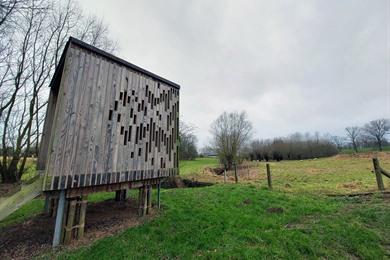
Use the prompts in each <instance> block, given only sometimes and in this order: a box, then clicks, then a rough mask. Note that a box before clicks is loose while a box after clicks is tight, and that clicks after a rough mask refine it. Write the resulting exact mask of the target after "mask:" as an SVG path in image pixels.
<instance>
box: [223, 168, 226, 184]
mask: <svg viewBox="0 0 390 260" xmlns="http://www.w3.org/2000/svg"><path fill="white" fill-rule="evenodd" d="M223 183H226V166H225V169H223Z"/></svg>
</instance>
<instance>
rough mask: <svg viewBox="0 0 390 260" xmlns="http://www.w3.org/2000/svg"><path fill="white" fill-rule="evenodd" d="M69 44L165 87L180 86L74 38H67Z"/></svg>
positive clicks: (177, 87) (178, 87)
mask: <svg viewBox="0 0 390 260" xmlns="http://www.w3.org/2000/svg"><path fill="white" fill-rule="evenodd" d="M69 42H70V43H72V44H75V45H77V46H79V47H81V48H83V49H86V50H89V51H91V52H94V53H97V54H99V55H101V56H103V57H105V58H107V59H109V60H112V61H114V62H117V63H119V64H121V65H123V66H126V67H128V68H130V69H133V70H135V71H138V72H140V73H142V74H145V75H147V76H149V77H151V78H153V79H156V80H158V81H161V82H163V83H165V84H167V85H169V86H171V87H173V88H176V89H180V85H179V84H177V83H175V82H172V81H170V80H168V79H165V78H163V77H160V76H159V75H157V74H154V73H152V72H150V71H148V70H145V69H143V68H141V67H138V66H137V65H134V64H132V63H130V62H128V61H126V60H124V59H121V58H119V57H117V56H114V55H112V54H110V53H108V52H106V51H103V50H101V49H99V48H96V47H95V46H92V45H90V44H87V43H85V42H83V41H81V40H79V39H76V38H74V37H69Z"/></svg>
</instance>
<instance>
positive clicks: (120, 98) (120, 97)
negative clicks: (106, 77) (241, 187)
mask: <svg viewBox="0 0 390 260" xmlns="http://www.w3.org/2000/svg"><path fill="white" fill-rule="evenodd" d="M122 98H123V92H120V93H119V100H122Z"/></svg>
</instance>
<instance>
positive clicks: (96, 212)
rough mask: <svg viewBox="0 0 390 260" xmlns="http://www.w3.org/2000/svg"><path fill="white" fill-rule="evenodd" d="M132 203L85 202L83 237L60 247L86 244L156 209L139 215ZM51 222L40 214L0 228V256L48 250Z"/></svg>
mask: <svg viewBox="0 0 390 260" xmlns="http://www.w3.org/2000/svg"><path fill="white" fill-rule="evenodd" d="M136 205H137V202H136V201H135V200H128V201H125V202H116V201H114V200H107V201H103V202H99V203H90V204H88V206H87V213H86V219H85V224H86V226H85V236H84V238H82V239H80V240H74V241H72V242H71V243H70V244H69V245H65V246H62V248H77V247H80V246H82V245H88V244H90V243H92V242H93V241H95V240H97V239H99V238H102V237H106V236H109V235H113V234H115V233H117V232H120V231H122V230H124V229H126V228H129V227H134V226H137V225H140V224H142V223H143V222H144V221H146V220H149V219H151V218H154V217H155V216H156V211H155V210H154V209H152V210H151V213H150V215H148V216H147V217H144V218H140V217H139V216H138V209H137V207H136ZM54 222H55V219H54V218H51V217H48V216H46V215H44V214H40V215H37V216H35V217H33V218H32V219H29V220H27V221H25V222H23V223H19V224H15V225H12V226H7V227H4V228H2V229H0V259H11V258H12V259H30V258H32V257H33V256H37V255H39V254H41V253H43V252H47V251H49V250H51V243H52V238H53V232H54Z"/></svg>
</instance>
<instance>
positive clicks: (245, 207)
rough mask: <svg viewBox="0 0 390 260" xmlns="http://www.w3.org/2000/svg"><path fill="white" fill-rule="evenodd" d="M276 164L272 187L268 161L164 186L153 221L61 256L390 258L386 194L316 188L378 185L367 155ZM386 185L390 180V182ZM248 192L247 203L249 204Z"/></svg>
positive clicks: (190, 167)
mask: <svg viewBox="0 0 390 260" xmlns="http://www.w3.org/2000/svg"><path fill="white" fill-rule="evenodd" d="M381 162H382V165H383V166H384V168H386V169H390V161H389V160H388V159H386V158H382V160H381ZM216 164H217V161H216V159H215V158H204V159H198V160H195V161H189V162H181V175H184V176H199V175H200V173H199V172H202V169H203V168H204V167H205V166H213V165H216ZM271 167H272V171H273V178H274V189H275V190H274V191H268V190H265V189H264V188H260V187H264V186H265V180H264V178H263V177H264V176H265V175H264V169H263V168H264V165H263V164H259V176H260V177H261V178H257V179H255V180H253V181H250V183H247V184H239V185H235V184H226V185H223V184H219V185H215V186H211V187H205V188H194V189H176V190H164V191H163V192H162V196H163V206H164V210H163V211H162V213H161V216H159V217H158V218H157V219H155V220H154V221H152V222H150V223H146V224H145V225H143V226H140V227H137V228H132V229H128V230H125V231H124V232H122V233H121V234H118V235H115V236H112V237H107V238H104V239H101V240H99V241H96V242H95V243H93V244H92V245H91V246H89V247H84V248H80V249H78V250H74V251H65V252H64V251H62V252H59V254H58V255H56V256H58V257H60V258H72V259H80V258H93V257H96V258H99V259H100V258H114V259H120V258H124V257H127V258H157V257H158V258H164V257H178V258H193V257H198V256H203V257H207V258H214V257H216V258H224V257H227V256H231V257H235V258H240V257H247V258H249V257H251V258H255V257H257V258H258V257H260V256H261V257H263V258H264V257H273V258H317V257H324V258H354V257H361V258H367V259H381V258H384V257H385V256H384V255H385V254H387V257H389V252H390V248H389V245H390V205H389V203H388V201H386V202H384V201H383V199H380V198H376V199H374V200H368V201H358V200H356V199H349V200H347V199H332V198H328V197H324V196H322V195H318V194H319V193H322V192H326V193H328V192H329V191H333V192H335V190H336V191H337V192H342V193H344V192H351V189H350V188H345V187H344V186H343V185H344V184H346V183H347V184H348V183H351V182H361V184H359V185H357V186H358V188H359V189H363V190H364V189H371V188H375V177H374V176H373V175H371V174H370V169H371V162H370V160H369V159H368V158H355V159H354V158H353V157H347V158H343V157H342V158H338V157H336V158H326V159H319V160H307V161H290V162H287V161H285V162H281V163H271ZM286 184H288V185H287V186H289V187H286ZM354 185H356V183H354ZM385 185H387V187H390V183H389V182H387V183H386V184H385ZM352 186H353V185H352ZM112 197H113V193H97V194H92V195H91V196H90V197H89V200H90V201H92V202H93V201H101V200H105V199H108V198H112ZM247 199H249V200H250V202H249V203H244V201H245V200H247ZM42 207H43V200H42V199H38V200H34V201H32V202H31V203H29V204H27V205H25V206H23V207H22V208H21V209H20V210H18V211H16V212H15V213H14V214H12V215H11V216H10V217H8V218H7V219H6V220H5V221H3V222H0V227H1V226H4V225H8V224H11V223H17V222H20V221H22V220H24V219H26V218H28V217H30V216H31V215H33V214H37V213H39V212H40V211H41V209H42ZM269 207H282V208H283V209H284V212H283V213H282V214H272V213H268V212H266V209H267V208H269ZM52 256H53V255H51V256H49V257H52Z"/></svg>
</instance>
